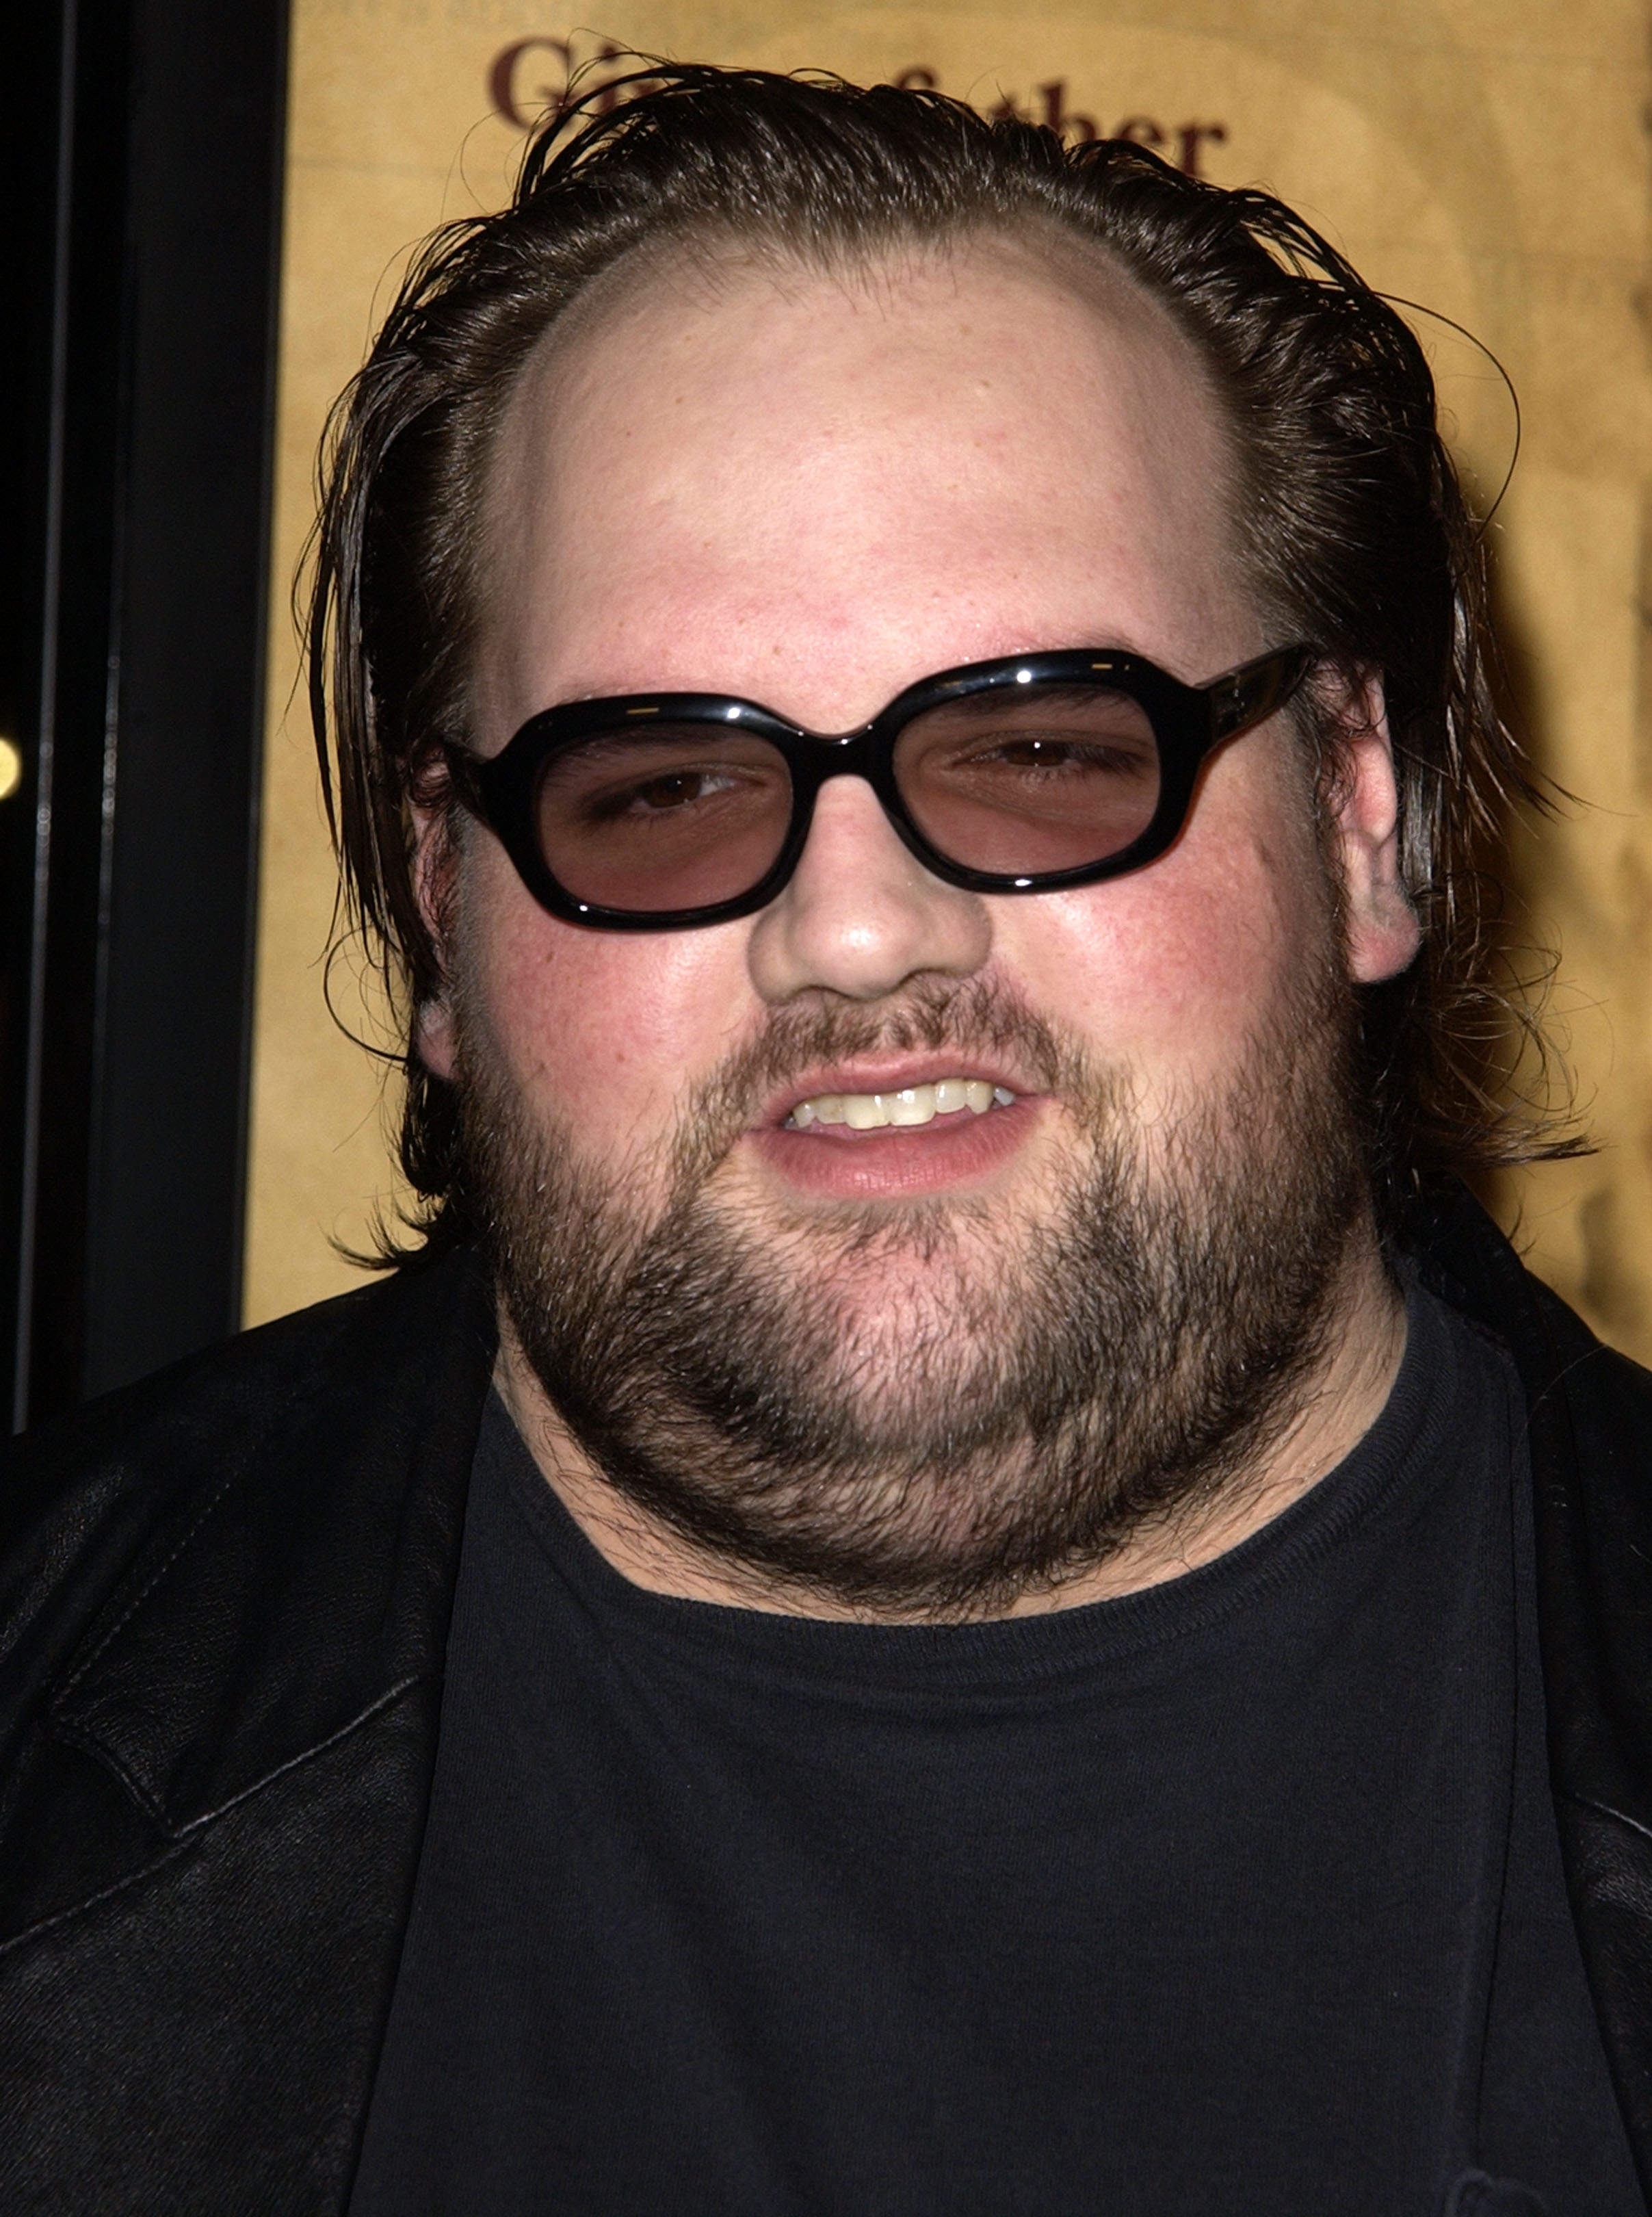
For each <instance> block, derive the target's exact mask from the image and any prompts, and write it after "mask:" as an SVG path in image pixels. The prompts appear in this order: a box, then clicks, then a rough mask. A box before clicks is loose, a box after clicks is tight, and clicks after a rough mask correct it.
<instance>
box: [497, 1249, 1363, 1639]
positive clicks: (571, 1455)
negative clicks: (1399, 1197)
mask: <svg viewBox="0 0 1652 2217" xmlns="http://www.w3.org/2000/svg"><path fill="white" fill-rule="evenodd" d="M1404 1351H1405V1309H1404V1304H1403V1302H1402V1300H1401V1298H1400V1295H1399V1294H1398V1292H1397V1291H1396V1288H1395V1287H1394V1285H1393V1283H1392V1281H1391V1280H1390V1278H1389V1275H1388V1274H1387V1271H1386V1270H1385V1269H1384V1264H1383V1260H1382V1256H1381V1253H1380V1251H1379V1249H1378V1244H1377V1240H1376V1237H1375V1234H1374V1232H1371V1231H1369V1230H1366V1232H1365V1233H1364V1234H1363V1236H1361V1237H1359V1238H1356V1239H1355V1240H1354V1241H1353V1242H1351V1243H1350V1247H1349V1251H1348V1254H1347V1257H1346V1259H1345V1262H1344V1264H1343V1267H1342V1269H1341V1273H1340V1274H1339V1276H1338V1278H1337V1280H1336V1281H1335V1285H1334V1288H1333V1292H1332V1296H1331V1304H1330V1315H1329V1318H1328V1329H1327V1331H1326V1332H1325V1335H1324V1343H1323V1350H1322V1355H1321V1356H1320V1359H1319V1362H1317V1364H1316V1366H1315V1368H1313V1369H1312V1370H1311V1371H1310V1373H1309V1374H1308V1376H1307V1378H1306V1380H1305V1381H1304V1382H1303V1383H1302V1384H1301V1385H1300V1386H1299V1387H1298V1393H1297V1395H1296V1397H1295V1399H1294V1401H1293V1404H1292V1408H1293V1414H1292V1415H1291V1418H1290V1421H1289V1422H1288V1423H1285V1425H1283V1426H1281V1427H1279V1428H1277V1429H1276V1430H1275V1431H1274V1432H1273V1434H1272V1435H1270V1436H1269V1437H1268V1439H1267V1442H1265V1444H1264V1445H1263V1446H1262V1447H1261V1448H1260V1449H1259V1450H1258V1452H1257V1453H1256V1454H1255V1455H1254V1457H1253V1458H1252V1459H1251V1460H1250V1461H1248V1463H1246V1464H1245V1465H1243V1466H1242V1467H1241V1468H1239V1469H1238V1470H1236V1472H1234V1473H1231V1474H1230V1476H1229V1477H1228V1478H1227V1479H1225V1480H1224V1483H1223V1485H1221V1487H1220V1488H1219V1489H1218V1491H1217V1492H1216V1493H1215V1494H1214V1496H1213V1497H1211V1498H1206V1499H1204V1500H1202V1501H1200V1502H1199V1504H1198V1506H1197V1507H1196V1508H1194V1509H1192V1510H1185V1511H1183V1512H1182V1513H1181V1514H1180V1515H1178V1516H1174V1517H1172V1518H1167V1519H1165V1520H1164V1521H1162V1522H1156V1523H1154V1524H1151V1525H1149V1526H1145V1527H1143V1528H1141V1529H1140V1530H1138V1531H1137V1532H1136V1533H1135V1534H1133V1535H1131V1537H1130V1538H1129V1539H1128V1540H1127V1541H1125V1544H1124V1545H1123V1546H1122V1547H1119V1548H1118V1549H1117V1550H1116V1551H1115V1552H1114V1553H1111V1554H1109V1555H1108V1556H1107V1557H1106V1559H1105V1560H1103V1561H1101V1562H1099V1563H1096V1564H1094V1565H1090V1566H1088V1567H1087V1568H1081V1569H1079V1570H1077V1571H1076V1572H1072V1573H1071V1574H1070V1575H1069V1576H1068V1577H1065V1578H1063V1579H1062V1580H1061V1582H1060V1583H1059V1584H1053V1585H1041V1586H1039V1587H1036V1588H1033V1589H1030V1590H1027V1591H1026V1592H1024V1593H1022V1594H1020V1595H1019V1596H1016V1598H1015V1599H1014V1600H1013V1601H1012V1602H1010V1603H1008V1604H1007V1605H1006V1606H1004V1607H1003V1608H1002V1609H997V1610H996V1611H994V1612H993V1614H994V1615H999V1616H1032V1615H1044V1614H1045V1613H1047V1612H1049V1611H1051V1610H1054V1609H1076V1608H1078V1607H1081V1606H1082V1605H1083V1604H1084V1603H1088V1602H1095V1601H1108V1600H1113V1599H1116V1598H1118V1597H1119V1596H1121V1595H1124V1594H1129V1593H1136V1592H1139V1591H1141V1590H1143V1588H1145V1587H1148V1586H1154V1585H1161V1584H1163V1583H1164V1582H1165V1581H1166V1580H1167V1579H1169V1578H1179V1577H1180V1576H1181V1575H1182V1573H1183V1572H1187V1571H1192V1570H1196V1569H1198V1568H1199V1565H1200V1564H1202V1563H1209V1562H1213V1561H1214V1560H1215V1559H1217V1556H1219V1555H1224V1554H1225V1553H1227V1552H1228V1550H1229V1549H1230V1548H1231V1547H1237V1546H1238V1545H1239V1544H1240V1542H1241V1541H1244V1540H1246V1539H1248V1538H1249V1536H1250V1535H1251V1534H1252V1533H1253V1532H1256V1531H1260V1530H1261V1528H1262V1526H1263V1525H1265V1524H1268V1523H1271V1522H1273V1518H1274V1517H1276V1516H1279V1514H1280V1513H1281V1511H1282V1510H1285V1509H1287V1508H1289V1506H1290V1505H1291V1503H1292V1502H1293V1501H1295V1500H1297V1499H1298V1498H1299V1497H1300V1496H1301V1495H1303V1494H1304V1493H1305V1492H1307V1491H1308V1490H1309V1488H1310V1486H1312V1485H1316V1483H1317V1482H1318V1481H1319V1479H1322V1478H1323V1477H1325V1476H1326V1475H1327V1473H1329V1472H1330V1471H1332V1470H1334V1469H1335V1467H1336V1466H1337V1465H1338V1463H1340V1462H1341V1461H1342V1460H1343V1459H1344V1457H1345V1456H1347V1454H1349V1453H1350V1452H1351V1450H1352V1449H1353V1448H1354V1447H1355V1446H1357V1445H1358V1443H1359V1441H1360V1440H1361V1439H1362V1438H1363V1437H1364V1436H1365V1433H1366V1432H1367V1431H1368V1430H1370V1428H1371V1426H1372V1423H1375V1421H1376V1419H1377V1417H1378V1415H1379V1414H1380V1413H1381V1411H1382V1408H1383V1405H1384V1402H1385V1401H1386V1400H1387V1399H1388V1395H1389V1392H1390V1387H1391V1386H1392V1385H1393V1382H1394V1377H1395V1374H1396V1371H1397V1370H1398V1368H1399V1365H1400V1360H1401V1357H1402V1355H1403V1353H1404ZM495 1382H496V1385H497V1386H498V1388H499V1392H500V1393H501V1395H502V1399H503V1400H504V1402H505V1405H506V1407H507V1408H508V1409H509V1411H510V1414H511V1417H512V1419H513V1420H514V1422H515V1425H516V1428H517V1430H519V1431H520V1432H521V1436H522V1437H523V1439H524V1440H525V1441H526V1442H527V1446H528V1448H529V1451H530V1452H531V1453H532V1454H533V1459H534V1461H536V1463H537V1464H538V1465H539V1469H540V1471H541V1472H542V1473H543V1474H544V1476H545V1479H546V1482H547V1484H548V1485H550V1486H551V1488H552V1491H553V1492H554V1493H555V1494H556V1495H557V1497H558V1499H559V1500H560V1501H561V1503H562V1504H563V1506H564V1508H565V1509H566V1510H567V1511H568V1513H569V1515H570V1516H571V1517H572V1518H573V1520H574V1522H576V1524H577V1525H578V1526H579V1528H580V1529H581V1530H582V1531H583V1533H584V1535H585V1536H586V1538H587V1539H588V1540H589V1541H590V1542H591V1545H592V1546H593V1547H595V1549H596V1550H597V1552H598V1553H599V1554H601V1555H602V1556H603V1557H604V1558H605V1559H607V1562H608V1563H610V1564H611V1565H613V1568H614V1569H615V1570H616V1571H618V1572H620V1575H621V1576H622V1577H624V1578H629V1579H630V1580H631V1582H632V1584H634V1585H638V1586H641V1587H643V1588H644V1589H645V1590H647V1591H649V1592H650V1593H658V1594H666V1595H671V1596H676V1597H678V1598H680V1599H682V1600H687V1601H703V1602H714V1603H721V1604H723V1605H724V1606H727V1607H731V1608H737V1609H766V1610H771V1611H774V1612H775V1613H777V1614H780V1615H788V1616H811V1617H818V1618H822V1619H826V1620H832V1621H843V1622H853V1621H910V1616H909V1615H897V1614H896V1613H894V1612H885V1611H874V1610H869V1609H866V1608H865V1607H856V1606H853V1605H851V1604H850V1603H847V1602H842V1601H839V1600H835V1599H834V1598H833V1597H832V1596H829V1595H827V1594H823V1593H821V1592H819V1591H817V1590H814V1589H812V1588H802V1587H798V1586H792V1585H787V1584H784V1583H783V1582H781V1581H780V1580H778V1579H775V1578H772V1577H771V1576H769V1575H767V1573H766V1572H762V1571H760V1570H757V1569H755V1568H752V1567H749V1566H748V1565H742V1564H740V1563H737V1562H735V1561H732V1560H729V1559H724V1558H723V1557H720V1556H718V1555H716V1554H713V1553H711V1552H710V1551H709V1550H707V1549H705V1548H701V1547H696V1546H695V1545H694V1543H693V1541H690V1540H687V1539H686V1538H685V1537H684V1536H683V1535H681V1533H679V1532H677V1531H676V1530H675V1528H673V1527H671V1526H670V1525H669V1524H667V1523H665V1522H663V1520H662V1519H660V1518H658V1517H656V1516H652V1515H650V1513H649V1512H648V1511H647V1510H644V1509H643V1508H641V1507H639V1506H638V1504H636V1503H634V1502H632V1501H631V1500H630V1499H628V1498H626V1495H625V1494H623V1493H622V1492H621V1491H620V1490H619V1489H618V1488H617V1487H615V1486H614V1485H613V1484H612V1483H611V1482H610V1481H609V1480H608V1479H607V1478H605V1477H604V1476H603V1474H602V1473H601V1471H600V1470H599V1469H598V1468H597V1467H596V1466H595V1463H594V1462H593V1461H591V1459H590V1457H589V1455H587V1454H585V1452H584V1451H583V1448H581V1447H580V1445H579V1443H578V1442H577V1441H576V1439H575V1438H574V1436H573V1434H572V1433H571V1432H570V1430H569V1428H568V1426H567V1424H566V1423H564V1420H563V1418H562V1417H561V1415H560V1413H559V1411H558V1409H557V1407H556V1405H555V1404H554V1402H553V1401H552V1399H551V1398H550V1396H549V1395H548V1394H547V1393H546V1391H545V1389H544V1387H543V1386H541V1385H540V1383H539V1380H538V1378H537V1377H536V1376H535V1374H534V1373H533V1369H532V1368H531V1366H530V1365H529V1364H528V1362H527V1359H526V1357H525V1356H523V1354H522V1351H521V1346H520V1345H519V1343H518V1342H517V1339H516V1337H515V1332H514V1331H512V1329H511V1326H510V1322H509V1318H508V1317H507V1316H505V1315H504V1314H503V1313H502V1314H501V1318H500V1351H499V1360H498V1364H497V1368H496V1373H495Z"/></svg>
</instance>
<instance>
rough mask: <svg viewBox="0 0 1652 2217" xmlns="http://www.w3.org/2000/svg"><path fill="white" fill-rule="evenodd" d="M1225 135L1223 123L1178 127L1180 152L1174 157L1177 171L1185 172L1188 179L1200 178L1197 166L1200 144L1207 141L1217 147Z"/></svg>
mask: <svg viewBox="0 0 1652 2217" xmlns="http://www.w3.org/2000/svg"><path fill="white" fill-rule="evenodd" d="M1227 135H1228V127H1227V125H1226V124H1225V123H1183V124H1180V125H1179V126H1178V127H1177V130H1176V137H1177V139H1178V140H1179V141H1180V146H1181V151H1180V154H1179V155H1178V156H1177V157H1176V167H1177V168H1178V169H1179V170H1186V171H1187V175H1188V176H1190V177H1197V176H1201V175H1202V174H1203V172H1202V171H1201V170H1200V169H1199V145H1200V142H1201V141H1202V140H1204V139H1210V140H1211V142H1212V143H1213V144H1214V145H1218V146H1219V145H1221V144H1222V142H1223V140H1224V139H1225V138H1226V137H1227Z"/></svg>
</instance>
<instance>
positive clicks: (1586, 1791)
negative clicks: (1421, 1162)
mask: <svg viewBox="0 0 1652 2217" xmlns="http://www.w3.org/2000/svg"><path fill="white" fill-rule="evenodd" d="M1421 1246H1422V1252H1423V1255H1424V1257H1425V1261H1426V1262H1432V1263H1433V1265H1434V1266H1435V1268H1436V1269H1437V1270H1438V1269H1443V1271H1444V1273H1445V1281H1444V1283H1443V1284H1442V1285H1441V1288H1440V1290H1441V1291H1442V1292H1443V1293H1445V1295H1446V1297H1447V1298H1448V1299H1450V1300H1453V1301H1454V1302H1455V1304H1456V1305H1457V1306H1458V1307H1460V1308H1462V1309H1464V1310H1465V1311H1466V1312H1467V1313H1469V1314H1470V1315H1471V1316H1475V1317H1476V1318H1479V1320H1480V1321H1482V1323H1484V1324H1486V1325H1489V1327H1490V1328H1491V1329H1492V1330H1493V1331H1495V1332H1496V1333H1497V1334H1498V1336H1499V1337H1501V1338H1502V1339H1503V1340H1504V1341H1505V1342H1506V1343H1507V1345H1508V1346H1509V1348H1510V1349H1511V1352H1512V1353H1513V1356H1514V1359H1515V1362H1516V1363H1517V1365H1518V1367H1519V1371H1520V1374H1521V1380H1522V1382H1523V1384H1524V1386H1525V1389H1526V1408H1527V1416H1528V1423H1529V1432H1528V1436H1529V1440H1530V1447H1531V1456H1532V1480H1533V1485H1534V1488H1535V1519H1536V1521H1535V1529H1536V1541H1537V1558H1538V1633H1539V1640H1540V1643H1541V1646H1542V1653H1543V1674H1544V1695H1545V1701H1546V1707H1547V1711H1548V1726H1549V1760H1550V1777H1551V1781H1552V1783H1553V1788H1554V1795H1555V1809H1556V1819H1557V1820H1558V1825H1559V1831H1560V1840H1561V1851H1562V1856H1563V1862H1564V1864H1565V1868H1566V1880H1567V1886H1568V1888H1569V1893H1570V1896H1571V1904H1572V1912H1573V1917H1574V1919H1575V1923H1576V1926H1577V1932H1578V1938H1579V1942H1580V1944H1581V1952H1582V1955H1583V1962H1584V1968H1585V1970H1586V1972H1587V1975H1588V1979H1589V1985H1590V1988H1591V1990H1592V1992H1593V1997H1594V2003H1595V2009H1596V2013H1597V2015H1598V2016H1599V2018H1600V2028H1601V2033H1602V2036H1603V2039H1604V2041H1605V2045H1606V2056H1607V2060H1608V2062H1609V2064H1610V2066H1611V2068H1612V2078H1613V2081H1614V2084H1615V2085H1616V2088H1617V2092H1618V2102H1619V2104H1620V2106H1621V2107H1622V2109H1623V2112H1624V2121H1625V2123H1626V2124H1627V2126H1628V2128H1629V2135H1630V2144H1631V2146H1632V2147H1633V2148H1634V2151H1635V2157H1636V2161H1637V2165H1638V2167H1639V2171H1640V2176H1641V2183H1642V2186H1643V2189H1644V2190H1645V2192H1646V2194H1647V2195H1648V2199H1649V2202H1652V1469H1649V1462H1652V1376H1649V1375H1648V1374H1647V1373H1646V1372H1645V1371H1644V1370H1643V1369H1641V1368H1639V1367H1638V1365H1637V1364H1635V1363H1632V1362H1628V1361H1626V1360H1625V1359H1624V1356H1620V1355H1618V1354H1616V1353H1614V1352H1613V1351H1612V1349H1609V1348H1606V1347H1603V1346H1602V1345H1601V1344H1600V1342H1599V1341H1598V1340H1597V1339H1596V1338H1595V1337H1594V1336H1593V1333H1592V1332H1591V1331H1589V1330H1588V1328H1587V1325H1584V1324H1583V1323H1582V1322H1581V1319H1580V1318H1577V1317H1576V1316H1575V1315H1574V1314H1573V1312H1571V1310H1569V1308H1567V1307H1566V1306H1565V1305H1564V1303H1563V1302H1562V1301H1560V1300H1557V1299H1556V1297H1555V1295H1554V1294H1550V1292H1549V1291H1548V1289H1547V1288H1546V1287H1544V1286H1542V1285H1540V1284H1539V1283H1538V1281H1537V1280H1535V1279H1534V1278H1532V1277H1531V1276H1530V1275H1528V1274H1527V1273H1526V1270H1525V1269H1522V1267H1521V1265H1520V1263H1519V1259H1518V1257H1516V1256H1515V1254H1514V1252H1513V1249H1512V1248H1511V1247H1510V1246H1509V1244H1508V1243H1507V1241H1506V1240H1505V1239H1504V1238H1502V1236H1501V1233H1500V1232H1498V1231H1497V1230H1496V1228H1495V1226H1494V1225H1493V1224H1492V1223H1491V1222H1490V1220H1489V1218H1487V1217H1486V1216H1485V1214H1484V1213H1483V1212H1482V1211H1481V1210H1480V1209H1479V1208H1478V1207H1476V1205H1475V1204H1474V1203H1473V1202H1472V1201H1470V1200H1469V1199H1468V1197H1467V1195H1463V1196H1462V1197H1461V1198H1460V1200H1458V1201H1457V1202H1456V1203H1455V1204H1454V1205H1452V1206H1450V1207H1445V1208H1443V1209H1441V1210H1439V1211H1438V1212H1436V1213H1434V1215H1433V1220H1432V1222H1431V1223H1429V1224H1428V1225H1427V1227H1426V1230H1425V1234H1424V1238H1423V1241H1422V1242H1421Z"/></svg>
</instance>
